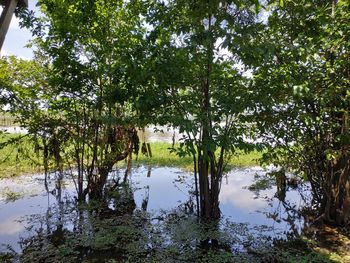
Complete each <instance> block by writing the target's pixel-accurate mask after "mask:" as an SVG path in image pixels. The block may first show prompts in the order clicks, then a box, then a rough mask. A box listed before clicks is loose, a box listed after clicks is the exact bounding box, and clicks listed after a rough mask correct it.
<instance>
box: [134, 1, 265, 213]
mask: <svg viewBox="0 0 350 263" xmlns="http://www.w3.org/2000/svg"><path fill="white" fill-rule="evenodd" d="M257 7H258V3H257V1H238V2H237V1H166V2H164V1H156V2H154V3H153V5H151V6H150V8H149V11H148V20H147V22H148V24H149V25H150V26H149V28H150V29H149V32H148V34H147V39H148V41H149V54H148V56H147V60H146V62H145V65H146V67H147V69H148V73H147V72H146V74H147V75H148V76H149V79H150V81H149V85H148V87H147V90H145V93H144V94H140V96H139V98H138V100H139V103H138V105H139V110H140V111H141V113H147V114H145V115H146V116H147V118H152V119H155V120H157V122H158V123H159V124H163V125H170V126H173V127H177V128H179V130H180V132H181V133H183V134H184V137H183V138H182V142H181V147H180V149H177V151H178V154H179V155H180V156H181V155H185V154H190V155H192V156H193V162H194V173H195V181H196V182H195V185H196V189H197V173H198V185H199V200H198V201H197V203H199V209H198V210H199V211H200V214H201V216H202V217H205V218H214V219H215V218H219V217H220V209H219V193H220V185H221V179H222V176H223V173H224V169H225V166H226V161H227V159H226V157H227V156H228V155H229V154H230V153H234V152H235V151H236V149H237V148H238V147H243V145H244V134H245V133H247V132H248V129H247V125H248V124H247V123H246V122H245V120H244V118H245V115H244V114H243V113H244V111H245V109H246V103H247V101H246V97H247V93H246V91H247V89H246V79H245V77H244V76H243V72H241V71H240V70H239V69H238V66H237V64H238V63H239V57H238V56H237V54H236V53H234V54H230V53H229V52H227V50H226V49H225V47H226V46H227V45H228V43H231V42H232V41H234V40H233V39H235V37H237V38H238V37H240V35H241V34H243V33H244V28H246V27H247V26H248V25H250V24H251V23H253V21H254V18H255V13H254V11H255V9H256V8H257ZM242 44H244V43H242ZM196 192H197V194H198V190H196Z"/></svg>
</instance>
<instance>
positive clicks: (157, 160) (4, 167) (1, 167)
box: [0, 134, 262, 177]
mask: <svg viewBox="0 0 350 263" xmlns="http://www.w3.org/2000/svg"><path fill="white" fill-rule="evenodd" d="M20 136H21V135H16V134H11V135H4V136H0V144H1V143H3V142H5V141H8V140H10V139H16V138H19V137H20ZM170 147H171V144H169V143H162V142H155V143H152V144H151V149H152V158H150V157H146V156H145V155H143V154H141V153H140V154H139V155H138V157H136V156H135V155H134V156H133V165H151V166H172V167H180V168H183V169H185V170H192V169H193V159H192V158H191V157H189V156H186V157H182V158H180V157H179V156H178V155H176V153H171V152H170ZM261 154H262V153H261V152H258V151H253V152H250V153H246V154H245V153H243V152H242V153H237V154H236V155H235V156H233V157H232V158H231V159H230V160H229V163H228V167H227V168H228V169H230V168H233V167H248V166H255V165H258V159H259V158H260V157H261ZM39 163H40V160H39V159H38V157H37V155H36V154H35V152H34V147H33V145H32V144H31V142H30V140H29V138H24V139H23V140H21V142H18V143H16V144H13V145H7V146H5V147H3V148H2V149H0V177H10V176H16V175H20V174H25V173H34V172H40V171H43V167H42V166H40V165H39ZM120 164H121V165H123V162H121V163H120Z"/></svg>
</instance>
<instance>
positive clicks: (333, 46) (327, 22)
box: [254, 1, 350, 224]
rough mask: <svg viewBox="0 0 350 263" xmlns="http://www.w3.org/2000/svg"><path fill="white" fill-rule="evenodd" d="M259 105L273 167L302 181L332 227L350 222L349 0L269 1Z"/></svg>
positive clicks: (260, 41)
mask: <svg viewBox="0 0 350 263" xmlns="http://www.w3.org/2000/svg"><path fill="white" fill-rule="evenodd" d="M269 7H270V12H271V13H270V16H269V18H268V23H267V29H266V31H264V32H263V34H261V35H260V36H257V38H256V42H255V44H256V45H257V46H260V48H261V52H260V54H259V55H258V56H257V57H258V58H259V63H258V64H259V65H258V67H257V68H256V72H255V74H254V95H255V96H257V97H259V98H264V99H260V102H259V103H257V104H256V105H255V107H254V110H255V112H256V113H257V116H256V117H257V122H258V123H259V126H260V129H261V131H262V135H263V136H264V138H265V139H266V140H267V141H268V142H270V143H271V144H270V145H271V146H272V150H271V151H270V153H269V154H268V156H267V157H270V158H271V159H272V160H273V161H274V163H275V164H277V165H282V166H284V167H288V168H290V169H292V170H293V171H295V172H297V173H300V174H302V175H304V176H305V177H306V178H307V179H308V180H309V181H310V184H311V186H312V192H313V195H314V205H316V206H317V208H318V209H319V210H318V211H319V215H320V216H321V217H320V218H324V219H325V220H326V221H327V222H336V223H338V224H345V223H349V222H350V130H349V110H350V93H349V81H350V63H349V61H350V60H349V47H350V46H349V43H350V42H349V34H348V32H349V29H350V28H349V25H350V23H349V22H350V21H349V18H350V4H349V2H348V1H308V2H305V1H300V2H295V1H270V5H269Z"/></svg>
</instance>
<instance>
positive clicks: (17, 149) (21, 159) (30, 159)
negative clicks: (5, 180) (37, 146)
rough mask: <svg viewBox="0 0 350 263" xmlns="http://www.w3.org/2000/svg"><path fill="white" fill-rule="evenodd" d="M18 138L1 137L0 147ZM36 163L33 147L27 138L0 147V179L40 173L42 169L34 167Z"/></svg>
mask: <svg viewBox="0 0 350 263" xmlns="http://www.w3.org/2000/svg"><path fill="white" fill-rule="evenodd" d="M20 137H21V135H19V134H10V135H8V134H6V135H1V136H0V145H1V144H2V143H4V142H6V141H8V140H10V139H17V138H20ZM36 161H37V159H36V155H35V153H34V150H33V146H32V145H31V142H30V141H29V139H28V138H24V139H22V140H21V142H18V143H16V144H13V145H12V144H11V145H7V146H5V147H3V148H2V147H0V178H1V177H11V176H16V175H20V174H28V173H34V172H38V171H41V170H42V167H40V166H38V165H36V164H35V162H36Z"/></svg>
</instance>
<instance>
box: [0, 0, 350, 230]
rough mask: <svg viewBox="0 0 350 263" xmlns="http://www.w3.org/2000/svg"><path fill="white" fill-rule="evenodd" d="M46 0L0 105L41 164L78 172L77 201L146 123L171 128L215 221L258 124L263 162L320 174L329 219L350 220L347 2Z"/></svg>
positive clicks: (11, 65) (6, 77) (309, 175)
mask: <svg viewBox="0 0 350 263" xmlns="http://www.w3.org/2000/svg"><path fill="white" fill-rule="evenodd" d="M39 5H40V7H41V9H42V12H43V14H44V17H43V18H35V17H33V16H31V14H30V13H29V14H28V16H27V17H26V18H25V20H24V23H25V24H26V25H27V26H29V27H30V28H31V29H32V31H33V34H35V35H36V36H37V39H36V42H35V43H36V45H37V48H38V52H37V54H36V58H35V60H36V62H24V61H21V60H16V59H14V58H8V59H2V60H1V64H0V66H1V71H0V83H1V85H2V87H3V90H2V91H1V93H0V99H1V103H3V105H4V104H9V103H10V104H11V107H10V109H11V110H12V111H13V112H15V114H17V116H18V120H19V122H20V123H21V124H22V125H23V126H25V127H26V128H27V129H28V131H29V133H30V134H32V135H34V138H35V139H36V141H37V145H38V149H39V150H40V149H41V150H42V152H43V156H44V159H45V160H48V157H50V156H51V157H53V160H54V162H55V167H56V169H58V170H59V171H63V170H64V169H66V168H67V166H68V167H71V168H72V171H73V172H72V174H74V175H75V176H76V178H77V188H78V189H77V190H78V193H79V197H80V199H84V197H85V196H86V195H87V194H89V195H90V196H91V197H101V196H102V195H103V190H104V186H105V183H106V180H107V176H108V174H109V172H110V171H111V170H112V168H113V166H114V165H115V163H116V162H117V161H120V160H122V159H125V158H129V159H131V152H132V151H133V150H134V151H136V152H138V138H137V135H136V128H137V127H143V126H145V125H147V124H149V123H152V124H160V125H168V126H171V127H176V128H178V129H179V131H180V132H181V133H182V134H183V138H182V139H181V144H180V148H178V149H176V151H177V153H178V154H179V155H180V156H184V155H190V156H191V157H192V158H193V164H194V174H195V179H196V182H195V185H196V188H198V189H196V192H197V196H198V197H199V198H198V201H197V203H198V209H197V210H198V212H200V214H201V215H202V216H203V217H206V218H218V217H220V210H219V192H220V185H221V179H222V176H223V173H224V168H225V164H226V162H227V157H228V156H229V155H230V154H233V153H235V152H236V150H237V148H243V149H250V147H249V144H248V143H247V142H248V140H247V139H249V138H251V137H252V136H253V135H254V133H255V132H256V131H259V134H258V136H259V138H260V139H263V141H264V142H265V145H267V146H268V148H269V152H268V153H267V154H266V157H267V159H269V160H270V161H272V162H273V163H274V164H276V165H278V166H280V167H281V168H283V169H290V170H291V171H293V172H295V173H299V174H301V175H303V176H304V177H305V178H306V179H308V180H309V181H310V183H311V186H312V190H313V194H314V200H315V202H314V204H315V205H316V207H317V209H318V210H317V211H319V212H320V213H319V215H322V216H321V217H320V218H324V219H325V220H326V221H328V222H337V223H339V224H345V223H348V222H349V221H350V176H349V174H350V157H349V155H350V153H349V151H350V148H349V147H350V146H349V145H350V132H349V110H350V102H349V101H350V93H349V80H350V65H349V63H350V62H349V61H350V59H349V43H350V41H349V29H350V28H349V25H350V21H349V17H350V4H349V3H348V1H346V0H340V1H335V0H333V1H320V0H314V1H289V0H283V1H282V0H279V1H274V0H271V1H267V2H264V3H259V1H255V0H239V1H230V0H212V1H202V0H195V1H185V0H179V1H171V0H169V1H161V0H159V1H146V0H145V1H123V0H113V1H110V0H109V1H107V0H97V1H88V0H86V1H82V0H81V1H67V0H56V1H53V0H40V1H39ZM248 69H249V70H251V71H248ZM17 72H18V73H17ZM249 72H251V73H252V74H250V73H249ZM72 162H73V163H72ZM67 164H68V165H67ZM45 166H46V167H48V166H49V163H48V161H47V163H46V164H45ZM73 168H74V169H73ZM197 176H198V178H197ZM84 179H86V180H87V186H84V185H83V181H84ZM197 179H198V182H197ZM282 179H283V178H282Z"/></svg>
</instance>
